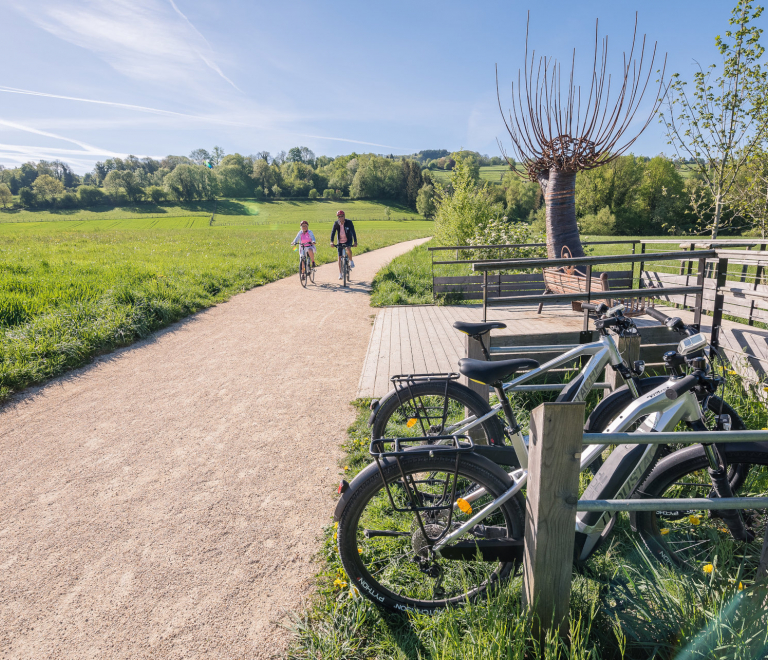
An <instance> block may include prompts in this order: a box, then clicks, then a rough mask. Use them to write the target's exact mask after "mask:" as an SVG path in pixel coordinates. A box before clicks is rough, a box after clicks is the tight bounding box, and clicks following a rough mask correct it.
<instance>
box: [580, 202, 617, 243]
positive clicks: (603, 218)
mask: <svg viewBox="0 0 768 660" xmlns="http://www.w3.org/2000/svg"><path fill="white" fill-rule="evenodd" d="M579 225H580V226H581V233H582V234H587V235H589V236H612V235H613V234H614V233H615V231H616V216H615V215H613V213H611V209H609V208H608V207H607V206H604V207H603V208H601V209H600V210H599V211H598V212H597V213H595V214H590V215H585V216H584V217H583V218H581V220H579Z"/></svg>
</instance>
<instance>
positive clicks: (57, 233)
mask: <svg viewBox="0 0 768 660" xmlns="http://www.w3.org/2000/svg"><path fill="white" fill-rule="evenodd" d="M315 204H316V203H315ZM365 204H366V205H367V207H368V209H369V212H370V213H371V214H373V213H374V212H375V211H374V209H375V208H376V207H377V206H378V205H376V204H374V203H365ZM259 206H261V205H259ZM265 206H268V207H270V208H269V209H268V213H271V214H272V215H270V216H267V217H270V222H265V223H263V224H239V225H231V226H217V224H214V225H213V226H209V225H208V218H205V217H203V218H201V217H190V216H186V217H173V216H172V217H165V218H141V217H139V218H129V219H119V218H112V219H110V218H104V219H100V220H83V219H75V218H73V219H70V220H64V221H61V220H59V221H46V222H14V223H4V224H0V400H1V399H4V398H6V397H7V396H8V395H9V394H10V393H11V392H14V391H18V390H20V389H22V388H24V387H27V386H29V385H32V384H35V383H40V382H43V381H45V380H46V379H48V378H51V377H53V376H57V375H59V374H62V373H64V372H66V371H67V370H69V369H73V368H76V367H79V366H82V365H84V364H86V363H87V362H88V361H89V360H90V359H92V358H93V357H94V356H95V355H97V354H100V353H105V352H108V351H111V350H114V349H115V348H118V347H120V346H126V345H128V344H131V343H132V342H134V341H136V340H138V339H141V338H143V337H146V336H148V335H149V334H151V333H152V332H154V331H155V330H157V329H159V328H162V327H164V326H167V325H169V324H170V323H173V322H175V321H178V320H179V319H181V318H183V317H185V316H187V315H189V314H192V313H194V312H196V311H198V310H200V309H203V308H205V307H208V306H210V305H214V304H216V303H219V302H222V301H224V300H226V299H228V298H229V297H230V296H232V295H233V294H235V293H238V292H241V291H245V290H247V289H250V288H252V287H255V286H259V285H262V284H266V283H268V282H272V281H274V280H277V279H279V278H281V277H286V276H288V275H291V274H292V273H295V272H297V269H298V256H297V254H296V253H295V252H293V251H292V249H291V247H290V245H289V244H290V242H291V241H292V240H293V238H294V237H295V235H296V232H297V230H298V228H297V226H298V224H299V218H303V217H304V215H301V213H299V215H298V216H294V217H289V214H288V210H287V209H288V206H287V205H286V204H282V203H278V204H276V205H274V206H273V205H269V204H267V205H265ZM339 207H343V208H345V210H346V209H350V211H349V213H348V215H349V216H350V217H351V218H353V219H355V220H357V218H358V217H361V216H362V209H363V208H365V207H362V206H360V207H356V206H353V205H352V204H339V203H338V202H337V203H336V204H335V205H334V206H332V207H329V209H333V210H334V212H335V209H336V208H339ZM299 208H302V207H301V205H300V206H299ZM314 208H315V209H316V208H317V206H315V207H314ZM352 208H355V211H356V212H355V213H352V212H351V209H352ZM259 210H260V211H261V208H260V209H259ZM358 210H360V211H361V212H360V213H359V214H358V213H357V211H358ZM313 213H314V215H312V220H313V221H312V223H311V226H312V229H313V230H314V232H315V235H316V237H317V239H318V244H319V251H318V261H319V262H320V263H327V262H329V261H333V260H335V259H336V252H335V250H334V249H333V248H331V247H330V245H329V242H330V241H329V240H326V239H329V238H330V233H331V222H330V217H328V218H327V219H326V218H323V216H322V214H320V213H317V212H315V211H313ZM306 215H307V216H310V213H308V212H307V213H306ZM327 215H328V216H331V213H330V212H329V213H328V214H327ZM393 215H394V214H393ZM411 215H413V214H411ZM217 217H218V216H217ZM234 217H238V216H234ZM315 217H318V219H319V220H326V221H325V222H320V221H314V218H315ZM331 217H332V216H331ZM355 226H356V229H357V233H358V240H359V248H358V250H357V251H356V253H358V254H359V253H361V252H367V251H369V250H374V249H377V248H380V247H384V246H386V245H391V244H393V243H398V242H400V241H405V240H410V239H413V238H419V237H423V236H429V235H430V234H431V233H432V222H429V221H425V220H405V221H398V220H392V221H386V220H381V221H370V220H365V219H362V220H358V221H357V222H356V223H355ZM296 286H297V293H298V288H299V285H298V283H297V285H296Z"/></svg>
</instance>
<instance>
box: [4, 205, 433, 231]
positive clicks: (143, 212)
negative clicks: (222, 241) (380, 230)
mask: <svg viewBox="0 0 768 660" xmlns="http://www.w3.org/2000/svg"><path fill="white" fill-rule="evenodd" d="M215 208H216V221H215V224H217V225H233V224H237V225H252V224H291V223H295V224H296V225H298V224H299V222H301V221H302V220H307V221H308V222H313V221H315V222H321V221H333V220H335V219H336V211H337V210H339V209H344V212H345V213H346V214H347V217H348V218H350V219H351V220H353V221H357V220H383V219H385V218H386V217H387V215H386V214H387V209H389V212H390V219H391V220H401V219H406V220H421V219H422V218H421V216H420V215H418V214H417V213H415V212H414V211H412V210H411V209H409V208H407V207H404V206H400V205H398V204H394V203H392V202H387V203H381V202H375V201H368V200H346V199H345V200H303V199H297V200H293V199H281V200H277V201H271V202H257V201H256V200H249V199H220V200H217V201H216V205H215ZM213 210H214V202H212V201H211V202H192V203H189V204H184V203H178V204H171V203H169V204H151V203H146V204H137V205H133V206H122V207H117V208H115V207H113V206H104V207H96V208H91V209H86V210H81V209H71V210H68V209H54V210H47V211H40V210H25V209H10V210H9V209H0V223H6V222H10V223H15V222H47V221H54V222H57V221H62V220H69V221H71V222H91V221H94V220H124V219H136V218H144V219H148V218H170V217H183V218H190V217H199V218H208V219H210V217H211V214H212V213H213ZM205 224H207V222H206V223H205Z"/></svg>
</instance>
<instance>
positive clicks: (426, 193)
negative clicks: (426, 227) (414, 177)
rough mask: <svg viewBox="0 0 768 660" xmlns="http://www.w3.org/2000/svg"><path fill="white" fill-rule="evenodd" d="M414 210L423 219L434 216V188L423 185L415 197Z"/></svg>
mask: <svg viewBox="0 0 768 660" xmlns="http://www.w3.org/2000/svg"><path fill="white" fill-rule="evenodd" d="M416 210H417V211H418V212H419V213H421V215H423V216H424V217H425V218H431V217H432V216H434V215H435V187H434V186H430V185H423V186H422V187H421V190H419V194H418V195H417V196H416Z"/></svg>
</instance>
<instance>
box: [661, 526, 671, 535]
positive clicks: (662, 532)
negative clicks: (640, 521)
mask: <svg viewBox="0 0 768 660" xmlns="http://www.w3.org/2000/svg"><path fill="white" fill-rule="evenodd" d="M659 533H660V534H661V535H662V536H666V535H667V534H669V530H668V529H667V528H666V527H665V528H664V529H660V530H659Z"/></svg>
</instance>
